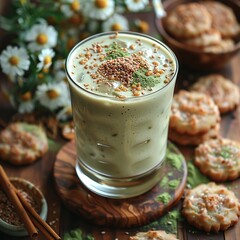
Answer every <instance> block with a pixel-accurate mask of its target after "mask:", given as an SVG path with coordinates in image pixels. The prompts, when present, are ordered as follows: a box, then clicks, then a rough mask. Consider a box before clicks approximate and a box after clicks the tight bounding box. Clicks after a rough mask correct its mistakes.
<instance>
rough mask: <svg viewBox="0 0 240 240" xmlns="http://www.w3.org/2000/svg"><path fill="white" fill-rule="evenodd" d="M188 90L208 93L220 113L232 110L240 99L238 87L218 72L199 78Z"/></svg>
mask: <svg viewBox="0 0 240 240" xmlns="http://www.w3.org/2000/svg"><path fill="white" fill-rule="evenodd" d="M190 90H192V91H197V92H202V93H206V94H208V95H209V96H210V97H211V98H212V99H213V101H214V102H215V104H216V105H217V106H218V108H219V111H220V113H221V114H223V113H226V112H229V111H232V110H233V109H234V108H235V107H236V106H237V105H238V104H239V101H240V91H239V87H238V86H237V85H236V84H234V83H233V82H231V81H230V80H229V79H227V78H225V77H223V76H222V75H220V74H210V75H207V76H204V77H201V78H199V79H198V80H197V82H196V83H194V84H193V85H192V86H191V88H190Z"/></svg>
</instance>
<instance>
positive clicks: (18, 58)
mask: <svg viewBox="0 0 240 240" xmlns="http://www.w3.org/2000/svg"><path fill="white" fill-rule="evenodd" d="M0 63H1V67H2V71H3V72H4V73H5V74H7V75H8V76H10V79H12V80H13V79H14V77H15V76H23V74H24V72H25V71H27V70H28V69H29V65H30V61H29V56H28V53H27V50H26V49H25V48H18V47H12V46H7V48H6V49H5V50H3V51H2V53H1V55H0Z"/></svg>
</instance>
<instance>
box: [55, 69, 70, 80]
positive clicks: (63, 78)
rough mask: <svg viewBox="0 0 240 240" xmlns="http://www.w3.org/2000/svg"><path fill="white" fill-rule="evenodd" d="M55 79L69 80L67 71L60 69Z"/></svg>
mask: <svg viewBox="0 0 240 240" xmlns="http://www.w3.org/2000/svg"><path fill="white" fill-rule="evenodd" d="M54 79H55V80H56V82H67V76H66V72H65V71H63V70H58V71H56V72H55V74H54Z"/></svg>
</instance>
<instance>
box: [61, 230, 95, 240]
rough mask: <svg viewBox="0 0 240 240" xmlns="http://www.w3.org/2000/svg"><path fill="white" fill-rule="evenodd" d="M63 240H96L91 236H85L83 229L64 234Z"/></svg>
mask: <svg viewBox="0 0 240 240" xmlns="http://www.w3.org/2000/svg"><path fill="white" fill-rule="evenodd" d="M63 240H94V238H93V237H92V236H90V235H85V234H84V233H83V232H82V230H81V229H79V228H77V229H74V230H71V231H70V232H68V233H65V234H64V237H63Z"/></svg>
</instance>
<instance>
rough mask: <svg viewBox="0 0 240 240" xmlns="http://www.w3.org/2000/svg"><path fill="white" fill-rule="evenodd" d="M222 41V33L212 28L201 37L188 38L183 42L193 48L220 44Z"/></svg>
mask: <svg viewBox="0 0 240 240" xmlns="http://www.w3.org/2000/svg"><path fill="white" fill-rule="evenodd" d="M221 40H222V37H221V34H220V32H219V31H218V30H216V29H212V28H211V29H209V30H207V31H205V32H203V33H202V34H200V35H199V36H197V37H194V38H188V39H186V40H184V41H183V42H184V43H186V44H188V45H191V46H193V47H204V46H210V45H216V44H220V42H221Z"/></svg>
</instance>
